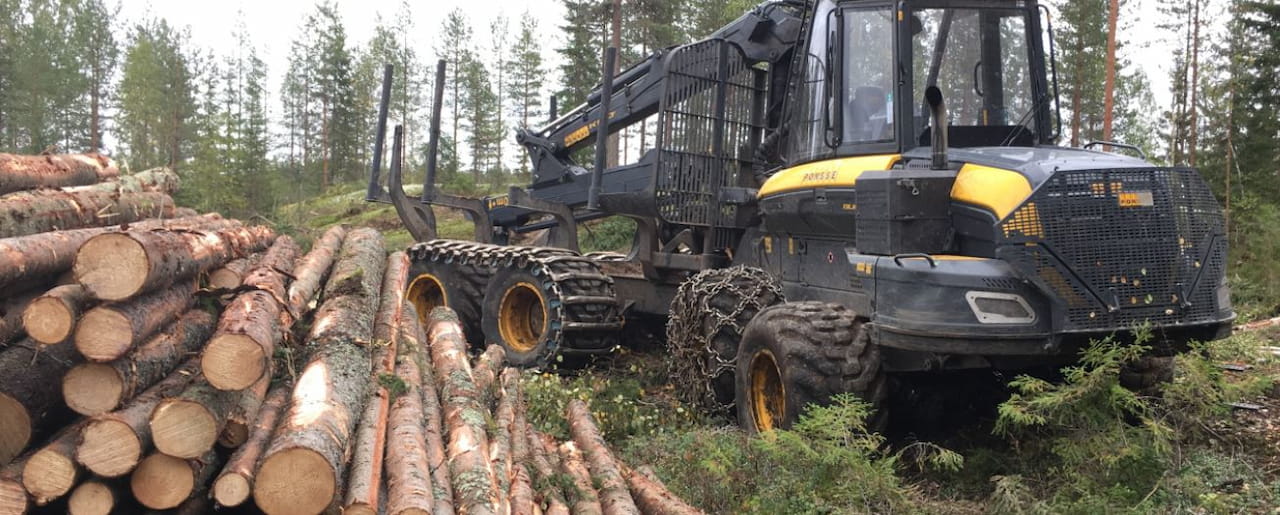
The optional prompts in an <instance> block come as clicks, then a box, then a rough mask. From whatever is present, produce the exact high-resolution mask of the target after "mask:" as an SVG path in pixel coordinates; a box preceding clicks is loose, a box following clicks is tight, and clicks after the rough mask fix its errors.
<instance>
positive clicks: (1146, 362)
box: [1120, 356, 1174, 394]
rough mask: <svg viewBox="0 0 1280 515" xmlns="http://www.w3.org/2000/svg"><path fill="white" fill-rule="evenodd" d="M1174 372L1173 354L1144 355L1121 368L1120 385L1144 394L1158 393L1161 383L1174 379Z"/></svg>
mask: <svg viewBox="0 0 1280 515" xmlns="http://www.w3.org/2000/svg"><path fill="white" fill-rule="evenodd" d="M1173 373H1174V358H1173V356H1143V357H1141V358H1138V360H1137V361H1134V362H1133V363H1128V364H1125V366H1124V368H1122V369H1120V385H1121V386H1124V387H1125V388H1128V389H1130V390H1133V391H1135V392H1138V393H1142V394H1157V393H1159V391H1158V390H1159V387H1160V385H1163V384H1165V383H1168V382H1170V381H1173Z"/></svg>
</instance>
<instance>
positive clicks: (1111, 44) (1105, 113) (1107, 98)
mask: <svg viewBox="0 0 1280 515" xmlns="http://www.w3.org/2000/svg"><path fill="white" fill-rule="evenodd" d="M1109 5H1110V9H1109V10H1108V12H1107V62H1106V69H1107V73H1106V77H1107V78H1106V83H1105V85H1104V86H1103V93H1102V94H1103V98H1104V100H1103V108H1102V141H1113V140H1112V139H1111V122H1112V119H1113V118H1114V117H1115V112H1114V109H1115V97H1116V22H1117V20H1119V18H1120V0H1110V2H1109Z"/></svg>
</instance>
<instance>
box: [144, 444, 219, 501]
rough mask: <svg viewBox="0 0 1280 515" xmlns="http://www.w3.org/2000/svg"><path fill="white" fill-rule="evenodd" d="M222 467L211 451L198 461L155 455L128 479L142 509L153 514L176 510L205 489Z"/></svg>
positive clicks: (214, 453) (145, 460) (147, 459)
mask: <svg viewBox="0 0 1280 515" xmlns="http://www.w3.org/2000/svg"><path fill="white" fill-rule="evenodd" d="M221 463H222V459H221V458H219V457H218V453H216V452H214V451H213V450H212V449H210V450H209V451H208V452H206V453H204V454H203V455H201V456H200V457H198V458H195V459H182V458H175V457H173V456H169V455H166V454H161V453H155V454H152V455H150V456H147V457H146V459H144V460H142V463H139V464H138V470H135V471H134V472H133V475H132V476H131V477H130V478H129V487H130V489H131V490H133V497H134V498H135V499H137V500H138V502H139V503H142V505H143V506H146V507H148V508H151V509H153V510H168V509H173V508H177V507H178V506H181V505H182V503H184V502H186V501H187V499H190V498H191V497H192V494H194V493H196V492H199V491H201V490H203V489H204V485H205V484H206V483H208V482H209V478H211V477H213V473H214V472H217V471H218V469H219V467H220V465H221Z"/></svg>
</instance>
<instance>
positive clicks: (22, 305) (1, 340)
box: [0, 287, 43, 347]
mask: <svg viewBox="0 0 1280 515" xmlns="http://www.w3.org/2000/svg"><path fill="white" fill-rule="evenodd" d="M42 290H43V288H39V287H37V288H33V289H30V290H27V291H23V292H20V293H18V294H17V295H13V296H12V297H9V298H7V299H0V347H3V346H4V345H5V344H7V343H9V342H12V341H15V340H18V339H20V338H22V337H23V336H24V335H26V327H25V326H24V325H23V323H22V314H23V313H24V312H26V310H27V307H29V306H31V303H32V302H35V300H36V299H37V298H39V297H40V292H41V291H42Z"/></svg>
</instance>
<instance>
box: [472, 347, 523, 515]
mask: <svg viewBox="0 0 1280 515" xmlns="http://www.w3.org/2000/svg"><path fill="white" fill-rule="evenodd" d="M493 347H497V346H496V345H494V346H490V349H492V348H493ZM498 350H499V351H501V350H502V349H501V348H499V349H498ZM486 354H488V353H487V352H486ZM481 358H483V356H481ZM519 381H520V373H519V372H517V371H516V370H515V369H514V368H512V369H507V370H506V371H503V373H502V389H501V396H500V397H499V399H498V409H497V410H496V411H495V413H494V432H493V433H492V434H490V435H489V437H490V442H489V467H490V468H492V469H493V474H494V476H496V477H497V478H498V490H499V491H500V492H502V493H503V494H504V496H503V497H504V498H508V499H509V498H510V497H511V463H512V458H511V440H512V439H513V437H512V432H511V426H512V425H513V424H514V423H515V419H516V398H517V396H518V395H519V394H518V393H517V391H518V390H519V388H520V384H519Z"/></svg>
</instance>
